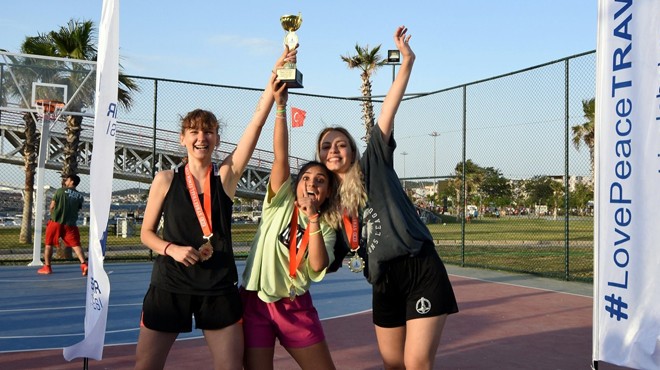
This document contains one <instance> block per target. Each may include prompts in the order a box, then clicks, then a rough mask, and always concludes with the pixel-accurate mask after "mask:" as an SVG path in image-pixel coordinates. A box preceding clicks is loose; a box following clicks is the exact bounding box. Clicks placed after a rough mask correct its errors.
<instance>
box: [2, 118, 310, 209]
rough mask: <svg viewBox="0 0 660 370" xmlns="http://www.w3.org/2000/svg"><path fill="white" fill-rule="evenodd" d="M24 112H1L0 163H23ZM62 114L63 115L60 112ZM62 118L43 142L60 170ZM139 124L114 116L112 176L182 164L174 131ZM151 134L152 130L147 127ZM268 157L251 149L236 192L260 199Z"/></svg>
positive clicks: (87, 122)
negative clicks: (117, 118) (116, 123)
mask: <svg viewBox="0 0 660 370" xmlns="http://www.w3.org/2000/svg"><path fill="white" fill-rule="evenodd" d="M24 114H25V113H23V112H12V111H0V139H1V141H0V163H9V164H12V165H16V166H21V167H22V166H24V163H25V161H24V158H23V155H22V153H21V147H22V145H23V143H24V141H25V133H24V126H25V125H24V122H23V115H24ZM63 116H65V115H63ZM65 126H66V123H65V122H64V117H62V118H60V120H59V121H58V122H55V123H54V124H53V125H52V128H51V132H50V135H49V140H48V143H47V147H48V150H47V157H46V161H45V167H46V169H51V170H60V169H61V168H62V163H63V159H64V155H63V149H64V144H65V142H66V133H65V131H64V128H65ZM93 129H94V127H93V119H92V118H90V117H84V119H83V125H82V130H81V133H80V146H79V152H78V169H79V173H81V174H89V170H90V164H91V160H92V156H93V149H94V145H93V134H94V130H93ZM145 129H147V128H145V127H144V126H138V125H134V124H131V123H129V122H121V121H118V130H117V136H116V142H115V160H114V178H115V179H122V180H129V181H136V182H142V183H148V184H149V183H151V181H152V179H153V176H154V174H155V173H156V172H158V171H160V170H161V169H171V168H174V167H176V166H178V165H179V164H180V163H181V158H182V156H183V154H184V153H183V151H182V148H181V145H180V144H179V133H178V132H175V131H168V130H162V129H157V130H156V134H155V136H156V140H155V141H154V139H153V135H146V134H145V131H149V130H145ZM149 133H150V134H151V132H150V131H149ZM235 147H236V145H235V144H232V143H226V142H223V143H221V145H220V147H219V148H218V149H217V150H216V153H215V158H218V159H220V160H222V159H224V158H225V157H226V156H227V155H229V153H231V152H232V151H233V150H234V148H235ZM272 161H273V153H272V152H271V151H265V150H260V149H256V150H255V151H254V153H253V155H252V158H251V159H250V162H249V163H248V166H247V168H246V170H245V171H244V173H243V176H242V178H241V180H240V182H239V184H238V188H237V191H236V196H238V197H242V198H249V199H263V196H264V195H265V192H266V186H267V183H268V178H269V176H270V170H271V166H272ZM301 161H302V159H299V158H291V159H290V162H291V171H292V173H296V172H297V171H296V169H297V168H298V165H299V163H300V162H301Z"/></svg>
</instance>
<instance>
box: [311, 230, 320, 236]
mask: <svg viewBox="0 0 660 370" xmlns="http://www.w3.org/2000/svg"><path fill="white" fill-rule="evenodd" d="M320 233H321V229H318V230H316V231H314V232H311V233H309V235H316V234H320Z"/></svg>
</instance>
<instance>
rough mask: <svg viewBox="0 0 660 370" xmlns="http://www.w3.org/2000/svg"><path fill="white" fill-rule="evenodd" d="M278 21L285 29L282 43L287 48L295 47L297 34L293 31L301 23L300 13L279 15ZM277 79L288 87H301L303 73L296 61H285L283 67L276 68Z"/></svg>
mask: <svg viewBox="0 0 660 370" xmlns="http://www.w3.org/2000/svg"><path fill="white" fill-rule="evenodd" d="M280 23H282V28H284V30H285V31H287V34H286V36H284V45H286V46H288V47H289V50H293V49H295V48H296V47H297V46H298V35H296V32H295V31H297V30H298V29H299V28H300V25H301V24H302V16H301V15H300V13H298V15H283V16H281V17H280ZM277 79H278V80H280V81H282V82H284V83H286V85H287V87H288V88H290V89H291V88H301V87H303V84H302V80H303V75H302V73H300V71H299V70H298V69H297V68H296V63H293V62H287V63H286V64H285V65H284V67H282V68H278V69H277Z"/></svg>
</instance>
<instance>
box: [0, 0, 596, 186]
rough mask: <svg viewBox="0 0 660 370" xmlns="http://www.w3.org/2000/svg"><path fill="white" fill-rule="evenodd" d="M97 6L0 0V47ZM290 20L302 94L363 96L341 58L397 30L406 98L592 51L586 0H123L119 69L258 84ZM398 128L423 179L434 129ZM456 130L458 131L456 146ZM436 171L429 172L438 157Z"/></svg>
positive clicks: (378, 90) (384, 78) (514, 171)
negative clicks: (410, 68)
mask: <svg viewBox="0 0 660 370" xmlns="http://www.w3.org/2000/svg"><path fill="white" fill-rule="evenodd" d="M101 6H102V0H59V1H52V0H48V1H46V0H32V1H31V2H30V6H29V7H28V6H26V5H25V4H22V3H20V2H16V1H12V2H6V3H5V4H3V6H2V7H1V8H0V9H1V11H0V49H5V50H7V51H10V52H19V51H20V45H21V43H22V42H23V41H24V39H25V37H26V36H36V35H37V34H39V33H47V32H50V31H52V30H58V29H59V28H60V27H61V26H65V25H66V24H67V22H68V21H69V20H70V19H78V20H92V21H93V22H95V24H97V25H98V23H99V20H100V16H101ZM298 13H301V15H302V18H303V22H302V26H301V27H300V29H299V30H298V31H297V32H296V33H297V35H298V37H299V41H300V49H299V53H298V63H297V67H298V69H299V70H300V71H301V72H302V73H303V75H304V85H305V87H304V89H302V90H297V91H296V92H298V91H300V92H303V93H306V94H318V95H328V96H339V97H356V96H360V84H361V81H360V76H359V71H357V70H349V69H348V68H347V66H346V64H345V63H344V62H343V61H342V60H341V58H340V56H341V55H349V54H350V55H352V54H354V52H355V45H356V44H359V45H361V46H365V45H368V46H370V47H374V46H377V45H382V47H381V50H382V55H383V56H386V51H387V50H388V49H393V48H395V45H394V42H393V34H394V31H395V29H396V28H397V26H399V25H405V26H407V27H408V29H409V34H410V35H412V39H411V41H410V45H411V47H412V48H413V51H414V52H415V54H416V56H417V58H416V61H415V67H414V73H413V74H412V76H411V79H410V82H409V84H408V89H407V92H408V93H424V92H431V91H438V90H442V89H447V88H450V87H455V86H458V85H462V84H466V83H470V82H473V81H478V80H481V79H485V78H490V77H494V76H498V75H502V74H507V73H510V72H513V71H517V70H521V69H525V68H529V67H532V66H535V65H539V64H543V63H547V62H550V61H553V60H557V59H561V58H565V57H568V56H571V55H575V54H579V53H583V52H588V51H591V50H594V49H595V48H596V34H597V1H594V0H531V1H530V0H499V1H492V0H462V1H446V0H429V1H426V0H424V1H407V2H395V1H390V0H382V1H378V2H376V1H346V0H329V1H320V0H316V1H312V0H306V1H303V0H280V1H250V0H244V1H198V0H188V1H171V0H161V1H158V2H147V1H138V0H133V1H126V0H124V1H122V2H121V4H120V16H119V18H120V27H119V28H120V37H119V44H120V58H121V59H120V61H121V64H122V67H123V72H124V73H125V74H127V75H133V76H141V77H155V78H163V79H172V80H181V81H190V82H201V83H209V84H219V85H228V86H241V87H251V88H263V87H264V86H265V83H266V81H267V78H268V77H269V73H270V70H271V69H272V68H273V64H274V62H275V60H276V59H277V57H278V56H279V55H280V53H281V51H282V48H283V46H282V42H283V39H284V35H285V31H284V29H283V28H282V26H281V25H280V21H279V19H280V16H282V15H285V14H298ZM391 81H392V69H391V68H390V66H385V67H383V68H381V69H380V70H379V71H378V72H377V73H376V74H375V75H374V76H373V78H372V86H373V94H374V95H376V96H378V95H385V94H386V93H387V90H388V88H389V87H390V85H391ZM521 93H522V92H521ZM192 98H193V100H195V99H199V98H200V97H192ZM181 103H182V104H183V102H181ZM578 103H579V102H578ZM251 109H252V108H250V110H248V112H249V111H251ZM533 113H539V112H533ZM308 118H309V117H308ZM321 118H324V117H321ZM321 118H316V119H321ZM401 118H404V119H405V117H403V116H402V117H401ZM313 119H315V118H314V117H312V120H313ZM438 119H440V120H442V118H441V117H437V119H436V120H435V121H438ZM534 119H536V118H534ZM308 121H309V119H308ZM414 121H416V122H417V123H419V122H424V121H432V120H429V119H424V120H419V119H417V120H414ZM241 123H242V122H241ZM491 124H492V123H491ZM319 125H320V123H319V124H316V125H315V123H314V122H313V121H312V122H310V125H309V128H307V126H308V122H306V123H305V126H306V127H305V128H306V129H307V130H310V133H309V135H311V136H310V137H314V136H315V134H316V133H317V132H318V131H319V127H321V126H319ZM404 129H405V128H404V126H401V124H399V131H398V136H397V142H398V144H399V146H398V149H397V150H398V153H404V152H410V153H411V155H410V156H409V157H408V171H407V173H406V164H405V161H406V159H405V157H401V156H399V155H397V158H398V159H403V160H402V161H401V160H399V161H398V162H397V163H396V164H395V167H396V169H397V172H399V175H400V176H402V175H404V176H405V175H407V176H421V175H429V173H428V171H429V170H428V168H427V167H428V166H421V165H417V164H418V163H422V162H423V161H428V153H427V152H428V151H429V150H431V149H430V145H431V144H430V143H431V141H430V140H431V139H430V138H429V137H428V135H427V133H428V132H431V131H435V130H438V131H440V130H439V129H437V128H435V127H433V128H428V129H427V128H426V127H424V128H420V129H419V130H421V132H422V133H421V134H420V133H417V135H416V136H415V133H414V132H413V133H410V132H406V131H404ZM410 129H411V130H414V128H410ZM424 130H426V131H424ZM455 131H456V132H459V131H458V130H455ZM299 132H301V133H302V131H299ZM456 132H454V133H453V134H452V133H447V132H446V131H442V135H443V136H442V137H441V138H440V140H438V141H437V143H438V144H439V152H440V151H441V150H443V151H447V152H448V153H451V154H452V155H454V157H455V158H454V157H452V158H450V159H447V158H444V159H443V158H442V156H443V155H442V154H441V153H439V154H438V155H437V156H436V158H439V160H438V174H448V173H449V172H451V171H452V169H453V166H454V165H455V163H457V161H458V160H460V157H458V155H459V154H460V145H459V144H460V137H458V136H460V135H458V134H457V133H456ZM237 134H240V131H238V132H237ZM452 135H454V136H456V135H458V136H456V138H454V139H452ZM486 135H487V134H486ZM262 136H264V137H269V136H270V134H263V135H262ZM422 137H425V138H426V139H427V140H426V141H424V143H425V144H424V145H422V148H423V149H422V150H417V149H418V148H419V147H420V144H419V142H420V140H422V141H423V140H424V139H422ZM295 139H296V138H295V137H293V138H292V141H294V140H295ZM484 140H487V139H484ZM228 141H230V142H232V140H231V139H229V140H228ZM427 141H428V143H427ZM233 142H235V141H233ZM262 144H263V145H262ZM448 145H453V146H448ZM259 147H260V148H262V149H266V150H269V149H270V148H271V146H270V145H268V144H267V142H266V143H261V142H260V146H259ZM305 148H306V147H305ZM440 148H442V149H440ZM306 149H307V150H306V151H304V152H300V153H295V152H294V151H292V153H291V154H292V155H297V156H300V157H303V158H306V157H309V154H310V153H311V152H310V150H309V148H306ZM433 152H434V153H435V140H434V141H433ZM415 155H417V157H415ZM492 157H493V160H492V161H487V160H483V159H480V161H479V162H478V163H479V164H480V165H483V166H495V167H499V166H504V165H506V164H509V165H513V166H515V167H514V168H504V169H503V171H504V174H505V176H510V177H511V178H518V177H521V176H524V175H523V174H520V171H519V169H520V168H523V165H522V164H518V163H513V164H512V163H507V162H505V161H497V160H495V158H496V155H495V154H494V155H492ZM508 161H509V162H510V159H508ZM489 162H492V163H489ZM424 163H426V162H424ZM441 165H442V166H443V167H440V166H441ZM433 166H434V171H433V172H435V161H434V164H433ZM510 167H512V166H510ZM527 167H529V168H534V166H533V165H529V166H527ZM423 171H426V172H427V173H423Z"/></svg>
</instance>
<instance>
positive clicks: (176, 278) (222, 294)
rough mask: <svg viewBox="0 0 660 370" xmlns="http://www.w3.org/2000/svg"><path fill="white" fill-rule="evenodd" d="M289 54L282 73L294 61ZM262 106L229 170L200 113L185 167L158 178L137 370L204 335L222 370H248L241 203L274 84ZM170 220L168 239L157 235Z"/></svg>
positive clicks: (186, 124)
mask: <svg viewBox="0 0 660 370" xmlns="http://www.w3.org/2000/svg"><path fill="white" fill-rule="evenodd" d="M295 54H296V51H295V50H294V51H291V52H287V51H285V52H284V53H283V54H282V55H281V56H280V58H279V59H278V60H277V62H276V63H275V68H278V67H280V66H282V65H283V64H284V63H285V62H286V61H289V60H292V61H295ZM268 73H269V75H270V78H269V82H268V84H267V86H266V88H265V91H264V92H263V94H262V95H261V98H260V99H259V102H258V103H257V107H256V110H255V112H254V114H253V115H252V119H251V121H250V122H249V123H248V125H247V126H246V128H245V131H244V132H243V135H242V137H241V139H240V140H239V142H238V144H237V145H236V149H235V150H234V151H233V152H232V153H231V154H230V155H229V156H227V157H226V158H225V159H224V160H223V161H222V163H220V164H215V163H213V161H212V154H213V151H214V149H215V148H217V147H218V145H219V144H220V135H219V133H218V129H219V124H218V120H217V119H216V117H215V115H214V114H213V113H211V112H209V111H205V110H201V109H196V110H193V111H191V112H189V113H188V114H186V115H185V117H183V118H182V120H181V133H180V141H181V145H182V146H184V147H185V148H186V151H187V160H186V161H185V165H183V166H180V167H178V168H177V169H174V170H165V171H161V172H159V173H158V174H156V176H155V178H154V180H153V182H152V185H151V189H150V191H149V198H148V200H147V206H146V209H145V213H144V221H143V224H142V230H141V234H140V236H141V239H142V243H144V244H145V245H146V246H147V247H149V248H150V249H151V250H153V251H154V252H156V253H158V254H159V256H158V257H156V260H155V262H154V266H153V271H152V274H151V283H150V286H149V289H148V291H147V293H146V295H145V297H144V301H143V306H142V319H141V323H140V335H139V338H138V343H137V348H136V362H135V369H162V368H163V367H164V366H165V362H166V360H167V355H168V353H169V351H170V348H171V347H172V344H173V343H174V341H175V340H176V338H177V336H178V334H179V333H181V332H190V331H192V319H193V317H194V318H195V326H196V328H198V329H201V330H202V331H203V333H204V338H205V339H206V343H207V345H208V348H209V350H210V351H211V355H212V359H213V364H214V368H215V369H237V370H238V369H241V368H242V362H243V329H242V325H241V317H242V315H243V309H242V305H241V298H240V296H239V293H238V273H237V269H236V264H235V262H234V254H233V251H232V239H231V213H232V204H233V199H234V195H235V193H236V188H237V186H238V182H239V181H240V179H241V176H242V174H243V171H244V170H245V167H246V166H247V164H248V161H249V160H250V158H251V156H252V153H253V151H254V148H255V147H256V145H257V141H258V139H259V135H260V133H261V130H262V128H263V125H264V123H265V122H266V118H267V117H268V114H269V112H270V110H271V108H272V106H273V85H274V84H275V77H274V74H273V73H271V71H269V72H268ZM161 216H162V217H163V231H162V236H161V235H159V234H158V233H157V228H158V224H159V221H160V219H161Z"/></svg>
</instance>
